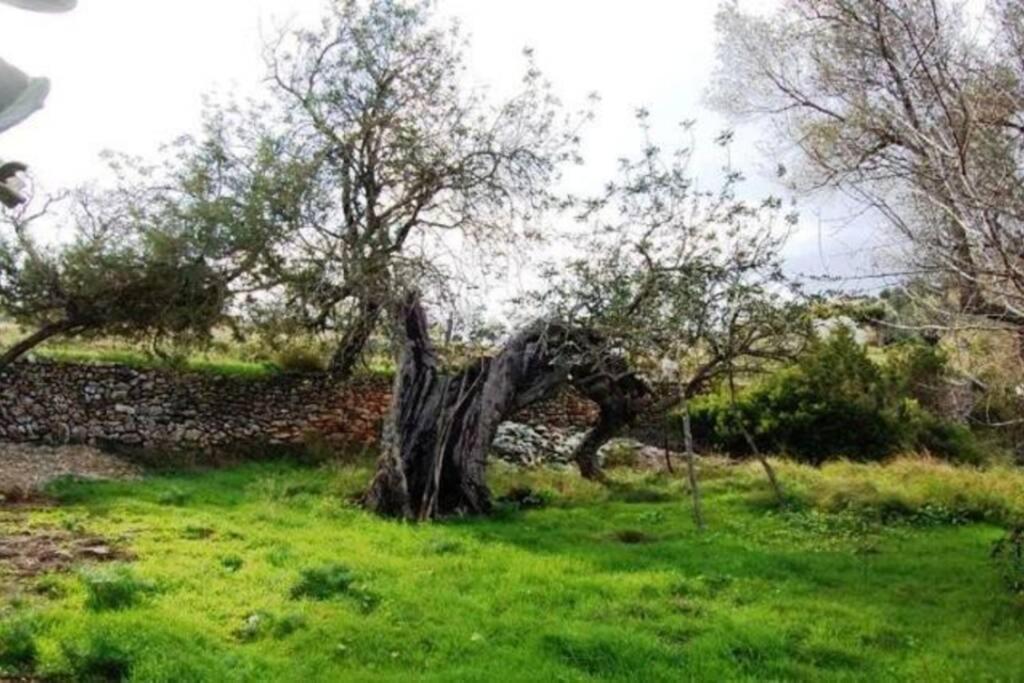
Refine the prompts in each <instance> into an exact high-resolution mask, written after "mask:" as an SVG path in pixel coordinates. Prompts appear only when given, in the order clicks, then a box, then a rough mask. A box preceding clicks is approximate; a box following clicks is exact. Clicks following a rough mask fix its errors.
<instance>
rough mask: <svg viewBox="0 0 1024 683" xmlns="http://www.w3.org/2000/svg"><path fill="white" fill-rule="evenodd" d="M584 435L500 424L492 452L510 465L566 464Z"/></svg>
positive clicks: (537, 427)
mask: <svg viewBox="0 0 1024 683" xmlns="http://www.w3.org/2000/svg"><path fill="white" fill-rule="evenodd" d="M584 434H585V432H582V431H574V430H571V429H561V428H558V427H548V426H545V425H536V426H531V425H527V424H522V423H519V422H503V423H501V425H499V426H498V434H497V436H495V438H494V442H493V443H492V444H491V450H492V452H493V453H494V454H495V455H496V456H498V457H499V458H501V459H502V460H504V461H506V462H509V463H512V464H513V465H521V466H524V467H535V466H537V465H568V464H570V463H571V462H572V456H573V453H574V452H575V451H576V448H577V447H578V446H579V444H580V442H581V441H582V440H583V435H584Z"/></svg>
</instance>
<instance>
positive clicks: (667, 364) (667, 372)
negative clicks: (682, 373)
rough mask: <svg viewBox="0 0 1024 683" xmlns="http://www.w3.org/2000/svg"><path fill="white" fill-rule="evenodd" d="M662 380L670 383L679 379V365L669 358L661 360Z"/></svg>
mask: <svg viewBox="0 0 1024 683" xmlns="http://www.w3.org/2000/svg"><path fill="white" fill-rule="evenodd" d="M659 369H660V370H661V379H662V381H664V382H670V381H673V380H676V379H679V363H677V362H676V361H674V360H672V359H671V358H669V357H668V356H666V357H665V358H662V359H661V366H660V368H659Z"/></svg>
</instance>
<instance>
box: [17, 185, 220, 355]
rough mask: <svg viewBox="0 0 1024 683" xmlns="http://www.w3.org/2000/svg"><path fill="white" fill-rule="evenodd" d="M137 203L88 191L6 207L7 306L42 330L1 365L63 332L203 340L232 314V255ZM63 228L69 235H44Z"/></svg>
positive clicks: (67, 334)
mask: <svg viewBox="0 0 1024 683" xmlns="http://www.w3.org/2000/svg"><path fill="white" fill-rule="evenodd" d="M133 206H134V205H133V204H131V203H125V202H124V201H122V198H120V197H118V196H117V195H116V194H115V193H92V192H89V191H87V190H80V191H77V192H74V193H66V194H62V195H58V196H54V197H50V198H47V199H45V200H42V199H40V200H31V199H30V200H29V201H28V202H26V203H25V204H23V205H22V206H20V207H18V208H17V209H15V210H13V211H10V212H5V213H3V215H2V220H0V312H2V313H3V314H5V315H6V316H9V317H10V318H12V319H13V320H14V321H15V322H17V323H18V324H20V325H21V326H22V327H25V328H29V329H31V330H33V331H32V332H31V333H30V334H29V335H28V336H27V337H25V338H24V339H22V340H21V341H19V342H17V343H16V344H14V345H13V346H12V347H11V348H9V349H7V350H6V351H5V352H3V354H2V355H0V368H3V367H5V366H7V365H9V364H10V363H12V362H13V361H15V360H17V359H18V358H20V357H21V356H23V355H24V354H25V353H28V352H29V351H31V350H32V349H33V348H35V347H36V346H38V345H39V344H41V343H43V342H45V341H47V340H48V339H51V338H53V337H55V336H58V335H60V336H64V337H73V336H88V335H100V334H102V335H115V336H123V337H129V338H134V339H147V340H150V341H154V342H157V343H160V342H166V341H171V342H175V343H183V342H195V341H200V340H203V339H206V338H208V336H209V334H210V331H211V329H212V328H213V327H214V326H215V325H217V324H218V323H220V322H221V321H222V320H223V318H224V316H225V313H226V306H227V303H228V299H229V292H230V283H231V280H232V275H231V273H230V272H226V271H225V270H224V269H223V268H222V263H221V262H222V257H223V253H222V252H218V251H216V250H213V249H211V248H210V245H209V244H205V245H204V244H200V243H197V242H195V241H193V240H192V239H190V238H189V235H188V234H187V233H185V232H183V231H180V230H176V229H175V228H174V226H173V225H171V224H169V223H167V222H162V223H161V224H160V226H159V227H157V226H156V225H153V224H150V223H148V222H146V221H145V220H144V217H143V216H140V215H137V214H135V213H133V211H132V207H133ZM54 228H57V230H56V231H55V230H54ZM54 232H59V233H63V234H64V235H65V237H64V238H63V239H50V240H45V239H40V233H43V234H47V233H49V234H51V235H52V234H53V233H54Z"/></svg>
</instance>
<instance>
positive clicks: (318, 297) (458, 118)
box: [190, 0, 586, 377]
mask: <svg viewBox="0 0 1024 683" xmlns="http://www.w3.org/2000/svg"><path fill="white" fill-rule="evenodd" d="M464 47H465V42H464V40H463V38H462V37H461V35H460V33H459V30H458V27H457V26H455V25H454V24H452V25H450V26H443V25H442V24H441V22H439V21H438V20H437V19H436V18H435V14H434V3H432V2H417V3H413V4H407V3H403V2H398V1H397V0H372V1H371V2H368V3H363V2H357V1H356V0H335V1H334V2H332V3H330V9H329V13H328V16H327V17H326V18H325V19H324V21H323V23H322V25H321V26H319V27H318V28H316V29H315V30H296V31H284V32H282V33H281V34H280V35H279V36H278V37H277V39H276V40H274V41H273V43H272V44H270V45H269V46H268V48H267V50H266V62H267V66H268V69H269V73H270V78H269V90H268V92H267V93H266V96H265V97H264V98H263V100H262V104H260V105H259V106H257V107H255V108H252V109H249V110H243V109H241V108H235V107H233V106H230V105H229V106H222V107H214V108H213V109H212V110H211V112H210V115H209V116H208V126H207V131H206V133H205V135H204V138H203V140H201V141H200V142H199V143H190V144H192V145H193V149H196V150H197V151H198V152H199V153H198V154H197V155H194V158H195V159H197V160H199V161H201V162H202V165H203V166H205V169H206V175H207V176H209V177H211V178H212V177H224V176H226V177H230V176H232V175H235V176H236V181H235V182H234V185H235V186H236V189H237V190H238V191H239V192H241V191H243V190H244V189H245V188H247V187H249V186H251V184H252V183H253V182H257V181H258V179H259V178H258V175H253V174H252V173H251V169H252V167H253V164H252V163H250V160H251V159H253V158H259V156H260V154H261V153H262V151H263V150H266V149H267V148H272V149H273V150H274V157H275V158H276V159H277V160H278V161H279V163H278V165H277V166H276V168H277V170H278V171H280V174H279V175H278V176H277V179H276V180H275V181H274V182H272V183H269V185H270V186H274V185H277V184H279V183H280V184H281V186H282V187H284V188H286V189H287V192H289V193H290V194H289V195H288V196H286V197H285V199H284V201H282V202H281V203H280V206H281V207H284V206H288V207H290V208H289V210H288V211H287V212H286V215H282V216H280V217H279V225H278V226H277V227H276V228H275V229H274V230H273V231H272V232H273V234H274V235H275V237H276V239H274V240H268V241H267V242H266V243H265V245H264V247H265V250H264V253H263V255H262V260H261V264H260V266H259V269H258V275H259V279H260V281H261V282H262V283H263V285H264V286H265V287H266V288H268V289H270V290H271V291H273V292H275V295H276V296H278V297H279V298H278V303H279V305H277V306H272V307H270V309H269V310H271V311H273V312H276V313H277V314H279V315H280V314H284V315H286V316H288V317H291V318H292V319H293V320H295V321H297V322H299V323H301V325H302V326H304V327H306V328H308V329H312V330H314V331H318V332H329V333H333V334H337V335H339V336H340V339H339V341H338V344H337V348H336V350H335V352H334V354H333V358H332V361H331V369H332V371H333V372H334V373H335V374H336V375H338V376H340V377H344V376H347V375H348V374H349V373H350V372H351V370H352V368H353V366H354V365H355V363H356V361H357V359H358V358H359V356H360V353H361V352H362V349H363V347H364V346H365V344H366V342H367V339H368V338H369V336H370V335H371V333H372V332H373V330H374V329H376V327H377V324H378V322H379V320H380V318H381V316H382V315H383V314H384V311H385V310H386V309H387V307H388V305H389V302H391V301H393V295H394V293H395V292H402V291H405V289H406V288H410V287H414V288H419V289H421V290H428V291H430V290H432V289H436V288H437V287H440V286H443V285H444V283H445V280H446V279H447V278H450V277H451V276H452V272H451V270H450V269H446V268H445V263H444V259H442V258H440V254H441V253H442V252H446V253H448V254H449V255H451V254H466V253H468V252H470V251H471V250H472V248H473V247H475V246H481V247H485V248H486V250H487V252H488V254H489V258H488V259H486V261H487V262H490V263H493V262H494V256H495V253H496V252H500V251H501V248H502V245H505V246H507V245H509V244H511V243H513V242H515V241H517V240H520V239H524V238H527V237H529V236H530V235H529V232H528V231H526V230H523V229H520V226H522V225H523V223H524V222H525V221H528V220H529V219H533V218H535V217H536V216H537V215H538V214H539V213H540V212H541V211H543V210H544V209H546V208H548V207H550V206H551V205H552V204H553V202H554V201H555V197H554V196H553V195H552V193H551V189H550V188H551V187H552V185H553V183H554V181H555V179H556V177H557V173H558V169H559V167H560V166H561V165H562V164H563V163H565V162H570V161H574V160H575V159H576V148H577V143H578V140H577V137H576V130H577V128H578V126H579V124H580V123H581V122H582V121H583V120H584V119H585V118H586V116H585V114H581V115H580V116H579V117H576V116H572V117H569V116H566V115H565V114H564V113H563V108H562V105H561V104H560V103H559V101H558V100H557V99H556V98H555V97H554V96H553V95H552V93H551V89H550V86H549V85H548V84H547V83H546V82H545V81H544V80H543V78H542V76H541V74H540V72H539V71H538V70H537V69H536V67H535V66H534V65H533V61H532V56H531V55H530V54H529V53H527V70H526V74H525V76H524V79H523V82H522V84H521V87H520V89H519V92H518V93H516V94H514V95H512V96H511V97H509V98H507V99H504V100H502V101H494V100H493V99H492V98H489V97H488V96H487V94H486V92H485V91H484V90H483V89H482V88H478V87H475V86H473V85H472V84H471V83H470V81H469V76H468V75H467V73H466V68H465V64H464ZM225 161H227V163H226V164H225ZM295 188H297V191H296V192H294V193H291V189H295ZM229 200H230V203H232V204H235V205H237V206H238V207H241V208H242V210H243V212H244V211H245V207H247V206H249V201H248V199H246V198H245V197H243V196H239V195H237V194H236V195H234V196H232V195H231V194H230V193H228V195H227V196H226V197H220V198H219V199H218V204H220V203H225V202H228V201H229ZM256 213H257V214H259V213H260V212H259V211H257V212H256ZM221 219H222V221H223V224H224V226H226V227H225V228H224V229H227V230H229V231H230V230H232V228H231V225H232V224H233V222H235V221H238V220H240V219H241V220H246V219H247V216H242V217H240V216H238V215H236V214H235V213H233V212H226V213H224V214H223V215H222V216H221ZM481 261H484V260H481ZM399 298H400V297H399Z"/></svg>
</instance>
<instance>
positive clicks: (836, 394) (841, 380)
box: [690, 329, 982, 465]
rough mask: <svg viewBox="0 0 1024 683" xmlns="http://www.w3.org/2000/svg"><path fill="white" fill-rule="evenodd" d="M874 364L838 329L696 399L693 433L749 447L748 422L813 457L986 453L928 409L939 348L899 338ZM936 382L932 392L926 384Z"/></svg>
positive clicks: (937, 378)
mask: <svg viewBox="0 0 1024 683" xmlns="http://www.w3.org/2000/svg"><path fill="white" fill-rule="evenodd" d="M887 361H888V362H886V364H885V365H884V366H883V365H879V364H876V363H875V362H874V361H872V360H871V358H869V357H868V354H867V352H866V351H865V350H864V349H863V348H862V347H861V346H859V345H858V344H857V343H856V342H855V341H854V339H853V337H852V335H851V334H850V333H849V331H847V330H845V329H841V330H840V331H838V332H837V333H835V334H834V335H833V336H832V337H830V338H829V339H827V340H825V341H818V342H816V343H814V344H813V345H812V346H811V348H810V349H809V350H808V351H807V352H806V353H805V354H804V355H803V356H802V357H801V358H799V359H798V360H797V362H796V363H794V364H793V365H792V366H790V367H787V368H783V369H782V370H779V371H778V372H776V373H774V374H772V375H770V376H769V377H767V378H765V379H764V380H763V381H761V382H760V383H758V384H756V385H754V386H752V387H750V388H748V389H747V390H745V391H743V392H741V393H740V395H738V396H737V397H736V403H735V406H734V405H733V401H732V399H731V398H730V397H729V396H728V395H727V394H725V393H722V392H719V393H715V394H711V395H708V396H704V397H700V398H698V399H696V400H695V401H693V403H692V404H691V407H690V413H691V417H692V422H693V430H694V435H695V436H696V437H697V439H698V440H700V441H701V442H703V443H705V444H706V445H708V446H709V447H711V448H715V449H718V450H721V451H724V452H728V453H734V454H746V453H748V445H747V443H746V439H745V438H744V436H743V431H742V429H741V423H740V420H742V421H743V422H742V424H743V425H745V426H746V428H747V429H748V430H749V431H750V432H751V433H752V434H753V436H754V438H755V439H756V441H757V442H758V443H759V444H760V445H761V447H762V448H763V449H765V450H768V451H774V452H779V453H786V454H788V455H790V456H792V457H794V458H796V459H798V460H800V461H803V462H808V463H811V464H814V465H820V464H821V463H823V462H826V461H828V460H832V459H835V458H840V457H844V458H849V459H852V460H862V461H872V460H880V459H882V458H885V457H888V456H890V455H893V454H895V453H898V452H900V451H928V452H930V453H933V454H934V455H937V456H940V457H943V458H946V459H950V460H954V461H959V462H971V463H976V462H979V461H980V460H981V458H982V456H981V453H980V449H979V448H978V447H977V444H976V442H975V439H974V437H973V435H972V434H971V432H970V431H969V430H968V429H966V428H965V427H962V426H960V425H955V424H951V423H949V422H947V421H944V420H942V419H940V418H938V417H936V416H935V415H934V414H932V413H931V412H929V411H928V410H927V409H926V408H925V407H923V406H922V403H925V404H929V405H931V404H934V403H935V396H934V394H935V392H936V391H937V387H938V386H939V385H940V382H941V379H942V377H943V374H944V373H945V359H944V358H943V357H942V355H941V354H940V352H938V351H936V350H934V349H932V348H930V347H927V346H924V345H921V344H908V345H905V346H901V347H898V348H897V349H895V350H894V351H893V352H892V355H891V356H890V357H889V358H888V359H887ZM929 392H931V393H929Z"/></svg>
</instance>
